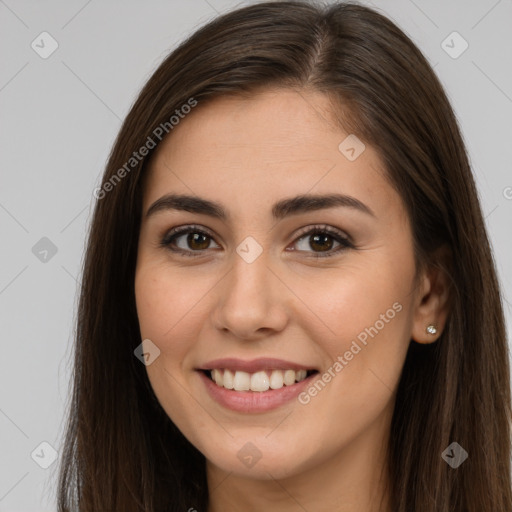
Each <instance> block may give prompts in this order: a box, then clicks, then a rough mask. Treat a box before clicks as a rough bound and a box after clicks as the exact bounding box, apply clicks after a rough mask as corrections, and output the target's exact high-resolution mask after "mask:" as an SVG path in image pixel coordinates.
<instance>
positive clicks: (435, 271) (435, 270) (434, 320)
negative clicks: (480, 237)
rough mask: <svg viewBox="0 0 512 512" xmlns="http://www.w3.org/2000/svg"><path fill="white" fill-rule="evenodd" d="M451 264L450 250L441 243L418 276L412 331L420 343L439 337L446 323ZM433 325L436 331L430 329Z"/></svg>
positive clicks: (412, 335) (448, 306) (414, 338)
mask: <svg viewBox="0 0 512 512" xmlns="http://www.w3.org/2000/svg"><path fill="white" fill-rule="evenodd" d="M450 268H451V254H450V250H449V248H448V247H447V246H442V247H441V248H439V249H437V250H436V251H434V253H433V254H432V255H431V263H429V265H428V267H427V268H425V270H423V271H422V273H421V275H420V277H419V281H418V283H419V284H418V287H417V289H416V299H415V310H414V315H413V324H412V332H411V338H412V339H413V340H414V341H416V342H417V343H432V342H434V341H436V340H437V339H439V337H440V336H441V334H442V332H443V329H444V328H445V326H446V320H447V318H448V314H449V310H450V302H451V300H450V299H451V292H450V290H451V280H450V270H449V269H450ZM430 325H433V326H434V327H435V329H436V331H437V332H436V333H435V334H431V333H429V332H428V331H427V327H428V326H430Z"/></svg>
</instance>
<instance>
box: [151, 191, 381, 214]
mask: <svg viewBox="0 0 512 512" xmlns="http://www.w3.org/2000/svg"><path fill="white" fill-rule="evenodd" d="M335 207H346V208H352V209H354V210H358V211H360V212H362V213H365V214H367V215H370V216H372V217H376V215H375V213H374V212H373V211H372V210H371V208H370V207H369V206H367V205H366V204H364V203H363V202H361V201H360V200H359V199H356V198H355V197H352V196H348V195H344V194H326V195H312V194H304V195H300V196H296V197H291V198H288V199H282V200H281V201H278V202H277V203H275V204H274V206H273V207H272V217H273V218H274V219H275V220H281V219H283V218H285V217H288V216H290V215H296V214H299V213H305V212H311V211H316V210H323V209H327V208H335ZM166 210H178V211H186V212H191V213H199V214H202V215H208V216H210V217H214V218H216V219H220V220H223V221H226V220H229V219H230V215H229V213H228V212H227V211H226V210H225V209H224V207H223V206H222V205H221V204H220V203H217V202H215V201H210V200H208V199H203V198H201V197H197V196H190V195H185V194H166V195H164V196H162V197H161V198H160V199H157V200H156V201H155V202H154V203H153V204H152V205H151V206H150V207H149V209H148V211H147V212H146V217H150V216H151V215H154V214H155V213H157V212H161V211H166Z"/></svg>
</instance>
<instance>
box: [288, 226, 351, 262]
mask: <svg viewBox="0 0 512 512" xmlns="http://www.w3.org/2000/svg"><path fill="white" fill-rule="evenodd" d="M295 245H297V246H298V248H297V249H294V250H296V251H298V252H305V253H309V254H308V256H312V257H315V258H316V257H318V258H322V257H329V256H334V255H336V254H338V253H340V252H342V251H344V250H345V249H348V248H352V249H354V248H355V246H354V245H353V244H352V242H351V241H350V239H349V237H348V236H347V235H346V234H345V233H343V231H338V230H335V229H333V228H330V227H328V226H315V227H313V228H312V229H310V230H309V231H307V232H306V233H303V234H302V235H300V236H299V238H298V239H297V241H296V242H295Z"/></svg>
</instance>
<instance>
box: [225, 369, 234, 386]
mask: <svg viewBox="0 0 512 512" xmlns="http://www.w3.org/2000/svg"><path fill="white" fill-rule="evenodd" d="M234 380H235V375H234V374H233V372H230V371H229V370H224V387H225V388H226V389H233V387H234V385H235V384H234Z"/></svg>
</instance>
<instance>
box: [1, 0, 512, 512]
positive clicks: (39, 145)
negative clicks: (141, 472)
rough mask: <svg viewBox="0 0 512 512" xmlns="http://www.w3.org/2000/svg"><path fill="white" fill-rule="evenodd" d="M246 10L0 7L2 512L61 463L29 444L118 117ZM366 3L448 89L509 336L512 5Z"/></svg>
mask: <svg viewBox="0 0 512 512" xmlns="http://www.w3.org/2000/svg"><path fill="white" fill-rule="evenodd" d="M244 3H252V2H235V1H230V0H208V1H206V0H190V1H177V0H167V1H157V0H150V1H145V2H143V1H142V0H130V1H127V0H124V1H121V0H116V1H114V0H110V1H99V0H89V1H85V0H72V1H67V2H64V1H41V0H37V1H36V0H33V1H29V0H26V1H24V0H5V1H4V0H0V38H1V47H2V48H3V53H2V55H3V57H2V59H3V60H2V66H1V69H0V109H1V123H0V130H1V131H0V141H1V145H0V147H1V150H2V154H1V167H0V175H1V188H0V226H1V236H2V243H1V245H2V250H1V258H2V260H1V265H0V311H1V320H0V329H1V332H2V357H0V376H1V386H0V461H1V467H0V512H5V511H20V512H21V511H23V512H29V511H42V510H48V511H50V510H56V506H55V496H54V488H55V479H56V471H57V466H58V462H55V463H54V464H52V465H50V466H49V468H48V469H43V468H42V467H40V465H47V464H48V463H49V462H51V454H52V448H50V447H49V446H47V445H42V446H40V443H42V442H46V443H49V444H50V445H51V446H52V447H53V449H55V450H56V451H57V452H60V449H61V444H62V433H63V423H62V422H63V418H64V410H65V406H66V400H67V397H68V391H69V389H70V384H69V383H70V361H71V355H72V336H73V318H74V308H75V306H76V292H77V287H78V285H79V279H80V276H79V269H80V265H81V260H82V253H83V248H84V241H85V234H86V228H87V225H88V222H89V220H90V215H91V208H92V206H93V204H94V199H93V197H92V191H93V189H94V188H95V187H96V186H98V184H99V181H100V176H101V174H102V171H103V167H104V165H105V162H106V158H107V156H108V152H109V150H110V147H111V145H112V143H113V141H114V138H115V136H116V134H117V131H118V129H119V128H120V125H121V120H122V119H123V118H124V116H125V115H126V113H127V112H128V109H129V107H130V105H131V103H132V102H133V100H134V98H135V96H136V94H137V92H138V91H139V89H140V87H141V86H142V85H143V83H144V82H145V80H146V79H147V78H148V77H149V76H150V74H151V72H152V71H153V70H154V69H155V67H156V66H157V65H158V63H159V62H160V61H161V60H162V59H163V57H164V56H165V55H166V54H167V53H168V51H169V50H170V49H172V48H173V47H174V46H175V45H176V44H177V43H178V42H179V41H181V40H182V39H183V38H184V37H185V36H186V35H188V34H189V33H190V32H191V31H192V30H194V29H195V28H196V27H198V26H200V25H202V24H203V23H204V22H206V21H208V20H210V19H211V18H212V17H214V16H215V15H216V14H217V12H219V13H222V12H224V11H226V10H228V9H230V8H232V7H235V6H236V5H243V4H244ZM363 3H366V4H368V5H373V6H377V7H378V8H379V10H381V12H383V13H384V14H387V15H388V16H389V17H390V18H392V19H393V20H394V21H395V22H397V23H398V25H399V26H401V27H402V28H403V29H404V30H405V31H406V32H407V33H408V34H409V35H410V36H411V37H412V39H413V40H414V41H415V42H416V43H417V44H418V46H419V47H420V48H421V49H422V51H423V52H424V53H425V54H426V56H427V57H428V59H429V60H430V62H431V64H432V65H433V66H434V67H435V70H436V72H437V73H438V75H439V77H440V79H441V81H442V83H443V84H444V86H445V87H446V89H447V92H448V94H449V97H450V99H451V101H452V104H453V106H454V108H455V111H456V113H457V116H458V119H459V122H460V124H461V127H462V131H463V134H464V137H465V140H466V143H467V145H468V148H469V153H470V157H471V160H472V164H473V169H474V173H475V176H476V179H477V182H478V187H479V191H480V197H481V201H482V206H483V210H484V213H485V215H486V222H487V226H488V229H489V234H490V238H491V241H492V245H493V247H494V251H495V258H496V263H497V268H498V272H499V277H500V280H501V283H502V285H503V291H504V298H505V301H506V302H505V311H506V315H507V322H508V328H509V333H510V325H511V322H510V318H511V308H510V303H509V302H508V301H507V300H510V296H511V289H512V266H511V265H510V264H509V258H510V248H511V241H510V233H511V230H510V224H511V218H512V216H511V213H512V173H511V162H512V140H511V131H512V130H511V128H510V124H509V123H510V119H511V117H512V72H511V65H512V31H510V26H512V0H498V1H497V0H478V1H476V0H473V1H471V2H468V1H463V0H451V1H449V2H446V1H441V0H436V1H431V2H427V1H420V0H415V1H412V0H388V1H381V2H378V1H375V2H373V3H370V2H363ZM43 31H46V32H48V33H49V34H51V36H52V37H53V38H54V39H55V40H56V41H57V43H58V48H57V50H56V51H55V52H54V53H53V54H52V55H50V56H49V57H48V58H46V59H43V58H42V57H41V56H40V54H39V53H37V52H36V51H35V49H33V48H32V47H31V44H32V42H33V41H35V42H34V45H39V46H38V47H37V46H36V48H37V50H38V51H39V52H43V51H46V52H47V51H48V50H49V49H51V41H50V39H49V38H48V36H41V37H39V35H40V34H41V33H42V32H43ZM453 31H457V32H458V33H459V34H460V35H461V36H462V37H463V38H464V40H465V41H467V43H468V44H469V47H468V48H467V50H466V51H465V52H464V53H462V54H461V55H460V56H458V57H457V58H453V56H455V55H456V54H458V53H459V52H460V50H461V49H463V44H464V43H463V41H462V40H461V39H460V38H458V37H457V36H450V37H448V36H449V35H450V34H452V32H453ZM447 37H448V39H447ZM41 39H43V42H41ZM443 41H445V43H443ZM445 50H446V51H445ZM447 52H449V53H451V54H452V55H451V56H450V55H449V53H447ZM43 237H46V238H47V239H49V240H50V241H51V242H48V240H43V241H40V240H41V239H42V238H43ZM34 246H35V248H34ZM52 248H53V251H55V249H56V250H57V252H56V253H55V254H53V253H52ZM45 251H48V252H45ZM509 340H510V336H509ZM34 450H35V451H34ZM31 454H32V456H31Z"/></svg>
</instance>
